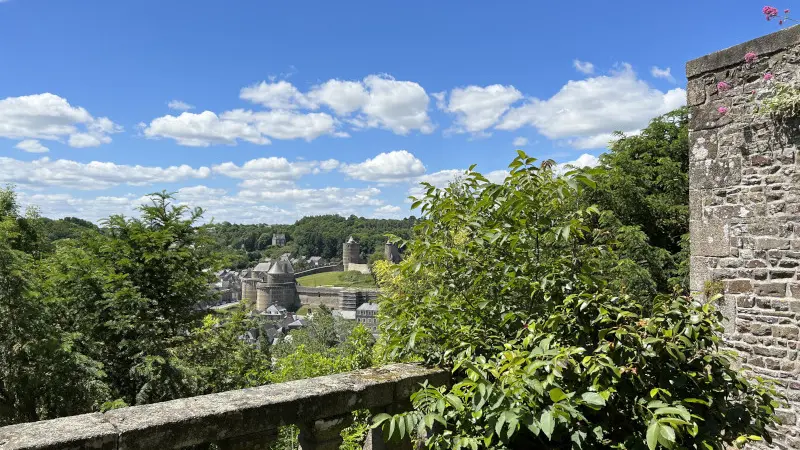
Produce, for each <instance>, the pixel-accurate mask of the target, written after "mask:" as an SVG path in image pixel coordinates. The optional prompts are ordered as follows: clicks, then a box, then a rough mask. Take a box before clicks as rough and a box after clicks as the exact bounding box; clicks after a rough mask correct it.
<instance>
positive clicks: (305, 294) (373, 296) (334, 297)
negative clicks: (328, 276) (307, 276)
mask: <svg viewBox="0 0 800 450" xmlns="http://www.w3.org/2000/svg"><path fill="white" fill-rule="evenodd" d="M297 294H298V295H299V296H300V303H301V304H302V305H308V306H319V305H325V306H327V307H328V308H331V309H338V310H342V311H355V310H356V308H358V307H359V306H361V304H362V303H368V302H374V301H376V300H377V299H378V296H379V295H380V291H379V290H378V289H360V288H359V289H352V288H350V289H345V288H341V287H304V286H297Z"/></svg>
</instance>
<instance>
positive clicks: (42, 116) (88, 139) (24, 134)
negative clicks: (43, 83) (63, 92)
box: [0, 93, 122, 147]
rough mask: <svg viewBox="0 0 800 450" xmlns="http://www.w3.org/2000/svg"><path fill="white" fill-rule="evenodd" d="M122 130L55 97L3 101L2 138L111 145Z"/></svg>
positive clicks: (43, 95)
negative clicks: (113, 135)
mask: <svg viewBox="0 0 800 450" xmlns="http://www.w3.org/2000/svg"><path fill="white" fill-rule="evenodd" d="M120 131H122V127H120V126H119V125H117V124H115V123H114V122H112V121H111V120H109V119H108V118H106V117H94V116H92V115H91V114H89V112H88V111H87V110H86V109H84V108H81V107H78V106H72V105H71V104H70V103H69V102H68V101H67V100H66V99H64V98H62V97H59V96H58V95H55V94H51V93H44V94H35V95H26V96H22V97H7V98H5V99H3V100H0V137H5V138H9V139H18V140H31V139H37V140H51V141H60V142H64V141H67V143H68V144H69V145H70V146H72V147H94V146H98V145H100V144H106V143H109V142H111V137H110V136H109V135H110V134H113V133H118V132H120ZM25 145H29V144H25Z"/></svg>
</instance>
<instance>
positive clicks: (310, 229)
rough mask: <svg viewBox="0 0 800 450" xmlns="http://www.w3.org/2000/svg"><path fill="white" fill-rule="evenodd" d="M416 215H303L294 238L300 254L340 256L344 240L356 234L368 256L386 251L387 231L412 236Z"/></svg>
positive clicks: (295, 226) (364, 252)
mask: <svg viewBox="0 0 800 450" xmlns="http://www.w3.org/2000/svg"><path fill="white" fill-rule="evenodd" d="M415 223H416V219H415V218H414V217H409V218H407V219H400V220H391V219H365V218H363V217H356V216H350V217H348V218H344V217H341V216H338V215H325V216H311V217H303V218H302V219H300V220H298V221H297V222H296V223H295V225H294V228H293V229H294V239H295V240H296V242H297V245H298V249H297V250H298V252H299V254H301V255H309V256H311V255H316V256H322V257H323V258H326V259H329V258H337V257H338V258H341V256H342V243H344V242H345V241H346V240H347V238H348V237H349V236H353V237H354V238H355V240H356V241H358V243H359V244H360V246H361V256H362V257H363V258H364V259H366V258H367V256H368V255H370V254H372V253H374V252H375V251H376V250H383V245H384V244H385V243H386V235H387V234H395V235H399V236H403V237H406V238H408V237H410V232H411V228H412V227H413V226H414V224H415Z"/></svg>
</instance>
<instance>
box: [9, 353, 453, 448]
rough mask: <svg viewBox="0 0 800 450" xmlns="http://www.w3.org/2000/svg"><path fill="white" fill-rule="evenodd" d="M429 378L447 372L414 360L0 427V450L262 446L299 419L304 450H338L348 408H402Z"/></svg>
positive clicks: (439, 380) (434, 381) (437, 379)
mask: <svg viewBox="0 0 800 450" xmlns="http://www.w3.org/2000/svg"><path fill="white" fill-rule="evenodd" d="M426 380H427V381H428V382H429V384H430V385H432V386H441V385H444V384H447V383H449V380H450V379H449V373H448V372H447V371H444V370H441V369H429V368H425V367H422V366H419V365H415V364H393V365H389V366H384V367H377V368H373V369H365V370H359V371H355V372H349V373H343V374H338V375H330V376H325V377H317V378H309V379H306V380H298V381H290V382H287V383H280V384H271V385H267V386H260V387H256V388H252V389H242V390H238V391H228V392H221V393H219V394H211V395H201V396H197V397H190V398H185V399H180V400H172V401H168V402H162V403H154V404H150V405H142V406H133V407H130V408H122V409H117V410H113V411H109V412H106V413H103V414H84V415H80V416H71V417H65V418H62V419H55V420H45V421H41V422H35V423H23V424H18V425H11V426H7V427H0V450H79V449H103V450H105V449H109V450H110V449H119V450H123V449H124V450H134V449H141V450H151V449H177V448H185V447H190V446H198V445H199V446H203V447H202V448H208V446H207V444H211V443H214V444H216V445H217V446H218V447H219V448H222V449H240V450H241V449H268V448H269V446H270V444H272V443H273V441H274V439H275V438H276V436H277V434H276V431H277V428H278V427H279V426H282V425H288V424H297V425H299V426H300V429H301V437H300V440H301V442H303V449H304V450H315V449H321V450H325V449H331V448H339V444H340V443H341V438H340V437H339V436H338V431H339V430H340V429H341V427H343V426H346V424H347V423H348V420H349V418H350V417H351V412H352V411H355V410H360V409H369V410H370V411H375V412H378V411H384V410H388V411H402V410H404V409H405V408H408V407H410V405H409V397H410V395H411V393H413V392H414V391H416V390H417V389H418V388H419V385H420V383H422V382H423V381H426Z"/></svg>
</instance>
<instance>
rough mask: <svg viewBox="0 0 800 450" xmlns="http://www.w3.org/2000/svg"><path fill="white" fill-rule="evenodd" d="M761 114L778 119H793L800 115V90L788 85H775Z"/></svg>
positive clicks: (762, 107) (762, 104)
mask: <svg viewBox="0 0 800 450" xmlns="http://www.w3.org/2000/svg"><path fill="white" fill-rule="evenodd" d="M760 112H761V113H762V114H767V115H770V116H772V117H773V118H776V119H791V118H794V117H797V116H798V114H800V89H798V88H796V87H794V86H792V85H790V84H787V83H774V84H773V85H772V88H771V92H770V95H769V96H768V97H767V98H765V99H764V101H763V102H762V103H761V108H760Z"/></svg>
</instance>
